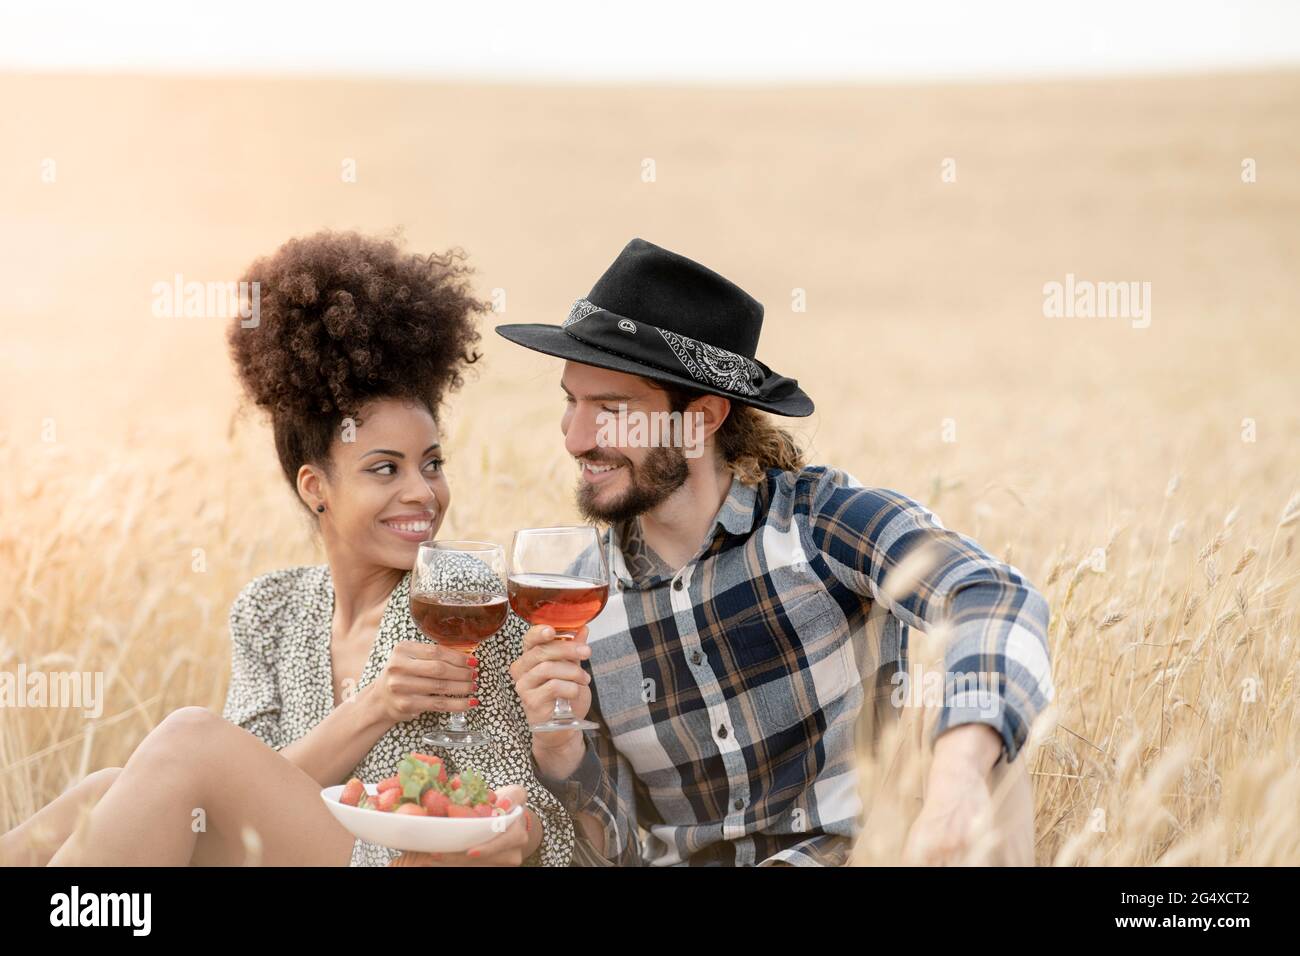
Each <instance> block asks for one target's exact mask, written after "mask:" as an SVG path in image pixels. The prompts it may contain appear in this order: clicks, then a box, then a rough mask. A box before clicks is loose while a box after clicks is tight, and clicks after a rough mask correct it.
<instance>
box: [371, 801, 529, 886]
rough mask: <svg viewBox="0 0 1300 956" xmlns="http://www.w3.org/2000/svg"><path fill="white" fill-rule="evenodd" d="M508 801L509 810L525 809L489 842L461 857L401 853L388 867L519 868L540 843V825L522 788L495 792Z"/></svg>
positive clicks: (443, 854) (456, 855)
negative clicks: (535, 831) (516, 807)
mask: <svg viewBox="0 0 1300 956" xmlns="http://www.w3.org/2000/svg"><path fill="white" fill-rule="evenodd" d="M497 794H498V795H500V796H504V797H508V798H509V799H510V803H511V805H512V806H515V805H518V806H521V807H523V808H524V811H523V813H521V814H519V816H517V817H515V819H514V820H513V821H511V823H510V824H509V825H508V826H507V827H506V828H505V829H504V830H503V831H502V832H501V833H498V834H497V835H496V836H494V837H493V838H492V839H491V840H488V841H487V842H486V843H483V844H481V845H479V846H476V847H472V848H471V849H469V850H466V851H465V852H464V853H403V854H402V855H401V856H399V857H398V858H397V859H395V860H393V861H392V862H391V863H389V864H388V865H389V866H520V865H521V864H522V863H523V862H524V860H525V859H526V858H527V857H528V856H529V854H531V853H532V852H533V850H534V849H536V847H537V844H538V843H540V842H541V834H540V832H539V833H538V834H537V835H536V836H534V835H533V833H532V831H533V830H534V829H537V830H540V824H538V823H537V821H536V819H535V818H533V817H532V816H531V815H530V813H529V810H528V791H527V790H525V789H524V788H523V787H518V786H510V787H502V788H501V789H500V790H498V791H497Z"/></svg>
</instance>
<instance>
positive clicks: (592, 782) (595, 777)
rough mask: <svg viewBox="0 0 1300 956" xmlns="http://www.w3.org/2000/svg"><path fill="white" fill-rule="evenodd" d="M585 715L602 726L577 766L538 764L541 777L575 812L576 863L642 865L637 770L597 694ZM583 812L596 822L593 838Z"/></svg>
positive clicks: (590, 737) (572, 813) (589, 736)
mask: <svg viewBox="0 0 1300 956" xmlns="http://www.w3.org/2000/svg"><path fill="white" fill-rule="evenodd" d="M587 718H588V719H589V720H593V721H595V722H596V723H598V724H601V729H600V730H597V731H594V732H592V733H590V734H587V735H585V737H586V750H585V752H584V753H583V756H582V761H581V762H580V763H579V764H578V766H577V768H576V769H575V770H574V772H573V773H572V774H570V775H569V776H568V777H563V778H557V777H550V776H546V775H544V774H542V773H541V771H540V770H538V778H539V779H540V780H541V781H542V783H543V785H545V786H546V788H547V789H548V790H550V791H551V792H552V793H554V794H555V795H556V796H557V797H558V798H559V800H560V802H561V803H562V804H563V805H564V808H565V809H566V810H568V812H569V814H570V816H572V817H573V830H574V838H575V843H576V846H575V852H574V863H575V865H584V864H585V865H596V866H640V865H642V862H643V860H642V855H641V843H640V831H639V829H638V822H637V815H636V792H635V776H634V775H633V771H632V768H631V767H630V766H629V765H628V763H627V760H626V759H625V758H624V757H623V756H622V755H621V754H620V753H619V752H618V751H617V750H616V749H615V748H614V745H613V744H612V743H610V740H609V735H608V734H607V733H606V732H605V729H604V724H603V722H602V721H601V719H600V715H599V712H598V709H597V705H596V702H595V700H594V699H593V701H592V706H591V710H590V711H589V712H588V713H587ZM579 814H583V815H586V816H587V817H588V818H589V819H591V820H594V821H595V822H596V823H597V824H598V827H599V831H600V837H599V838H598V839H596V840H595V841H594V842H593V840H592V839H591V838H589V836H588V834H587V830H586V828H585V827H584V826H583V825H582V821H581V820H579V819H578V815H579Z"/></svg>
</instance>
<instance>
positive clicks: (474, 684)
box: [472, 681, 478, 690]
mask: <svg viewBox="0 0 1300 956" xmlns="http://www.w3.org/2000/svg"><path fill="white" fill-rule="evenodd" d="M472 686H473V689H474V690H478V681H474V682H473V685H472Z"/></svg>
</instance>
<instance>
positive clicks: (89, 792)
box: [0, 767, 122, 866]
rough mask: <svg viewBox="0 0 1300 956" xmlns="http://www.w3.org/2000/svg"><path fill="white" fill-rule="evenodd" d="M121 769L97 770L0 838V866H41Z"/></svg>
mask: <svg viewBox="0 0 1300 956" xmlns="http://www.w3.org/2000/svg"><path fill="white" fill-rule="evenodd" d="M121 772H122V768H121V767H107V768H105V769H103V770H97V771H95V772H94V773H92V774H91V775H90V776H88V777H86V779H85V780H82V781H81V782H80V783H78V784H77V785H76V786H74V787H69V788H68V790H67V791H65V792H64V793H61V794H59V796H57V797H55V798H54V799H53V800H52V801H50V802H49V803H48V804H46V805H45V806H44V807H42V808H41V809H40V810H39V811H37V812H36V813H35V814H33V815H32V817H31V818H30V819H28V820H25V821H23V822H22V823H20V824H18V826H16V827H14V828H13V829H12V830H10V831H9V832H8V833H6V834H4V835H3V836H0V866H45V864H47V863H49V862H50V857H52V856H53V855H54V852H55V851H56V850H57V849H58V848H59V847H61V846H62V845H63V844H64V842H65V841H66V840H67V839H68V837H69V836H71V835H72V831H73V830H74V829H75V828H76V825H77V820H78V819H79V818H80V817H81V815H82V814H83V813H89V812H90V809H91V808H92V807H94V805H95V804H96V803H98V802H99V800H100V798H101V797H103V795H104V794H105V793H106V792H107V791H108V788H109V787H111V786H112V785H113V781H114V780H116V779H117V775H118V774H120V773H121Z"/></svg>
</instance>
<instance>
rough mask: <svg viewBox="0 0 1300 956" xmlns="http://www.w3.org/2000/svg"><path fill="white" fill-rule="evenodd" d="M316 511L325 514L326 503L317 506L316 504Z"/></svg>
mask: <svg viewBox="0 0 1300 956" xmlns="http://www.w3.org/2000/svg"><path fill="white" fill-rule="evenodd" d="M316 512H317V513H318V514H324V513H325V506H324V505H317V506H316Z"/></svg>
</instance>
